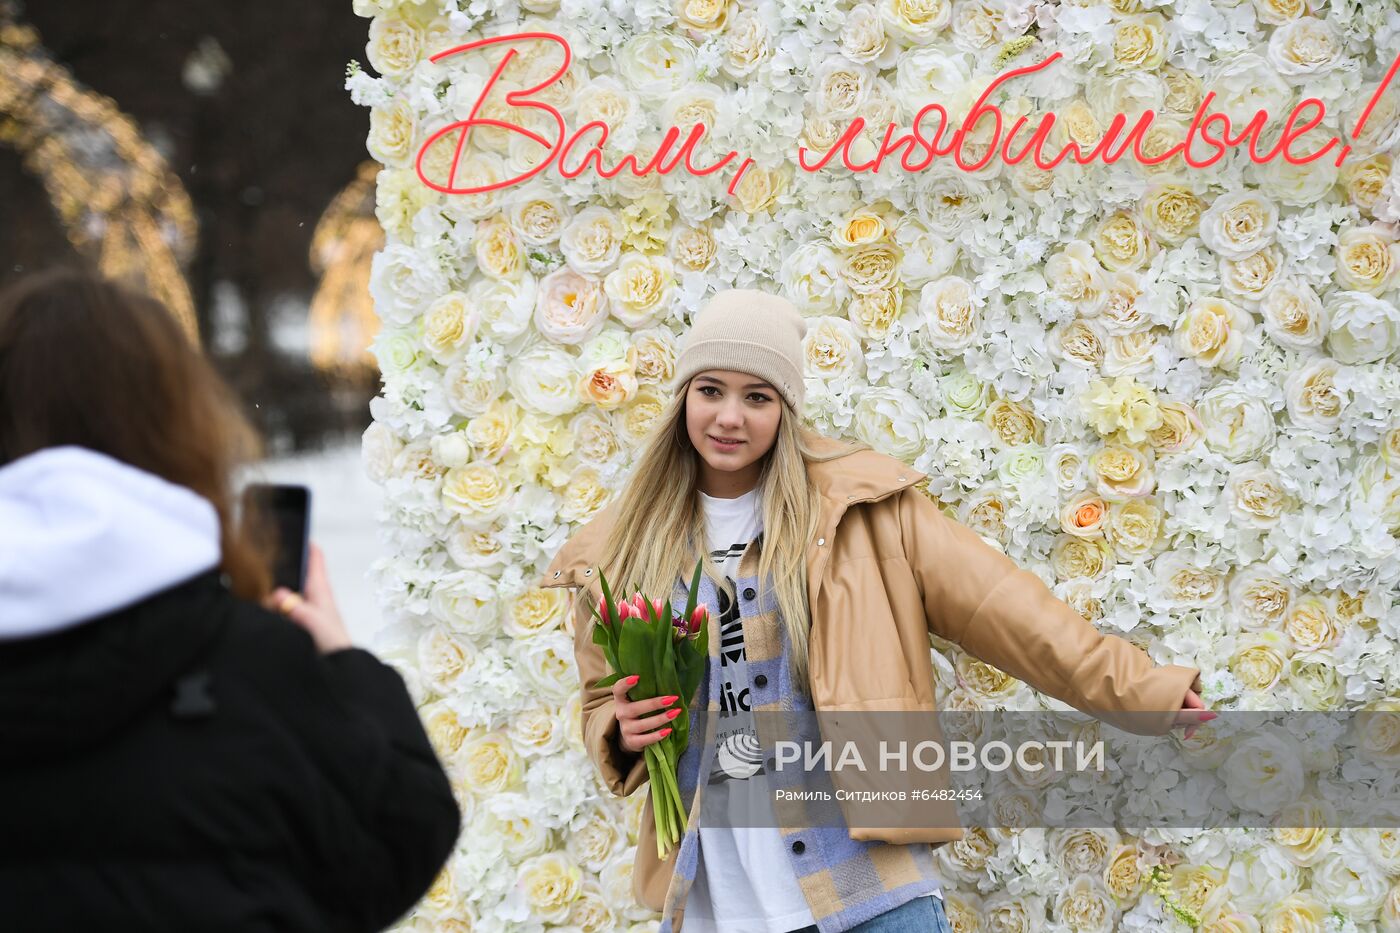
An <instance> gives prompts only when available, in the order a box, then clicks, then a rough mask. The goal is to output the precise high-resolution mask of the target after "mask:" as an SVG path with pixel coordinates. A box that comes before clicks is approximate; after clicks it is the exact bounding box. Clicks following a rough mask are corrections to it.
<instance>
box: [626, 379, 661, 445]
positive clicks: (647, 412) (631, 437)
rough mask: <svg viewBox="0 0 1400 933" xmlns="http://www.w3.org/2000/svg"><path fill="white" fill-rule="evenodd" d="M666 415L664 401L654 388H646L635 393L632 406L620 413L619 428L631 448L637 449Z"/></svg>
mask: <svg viewBox="0 0 1400 933" xmlns="http://www.w3.org/2000/svg"><path fill="white" fill-rule="evenodd" d="M665 414H666V400H665V399H663V398H662V397H661V394H660V393H659V392H658V391H656V387H654V386H646V387H644V388H642V389H641V390H640V391H638V392H637V397H636V398H635V399H633V401H632V404H631V405H629V406H627V408H625V409H624V410H623V412H622V420H621V422H620V424H619V427H620V429H621V431H622V436H623V437H624V438H625V439H626V440H627V443H629V444H631V445H632V446H633V447H639V446H641V444H642V443H643V442H644V441H646V439H647V438H649V437H650V436H651V433H652V431H654V430H656V427H657V426H658V425H659V424H661V421H662V418H663V416H664V415H665Z"/></svg>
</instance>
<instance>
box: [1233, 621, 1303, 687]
mask: <svg viewBox="0 0 1400 933" xmlns="http://www.w3.org/2000/svg"><path fill="white" fill-rule="evenodd" d="M1289 650H1290V646H1289V643H1288V639H1287V638H1285V637H1284V635H1283V633H1282V632H1274V631H1264V632H1258V633H1256V634H1253V635H1247V636H1244V637H1242V638H1240V639H1239V640H1238V641H1236V643H1235V649H1234V651H1233V652H1232V653H1231V655H1230V659H1229V662H1228V665H1229V668H1230V673H1232V674H1234V675H1235V676H1236V677H1238V678H1239V680H1240V683H1242V684H1243V685H1244V686H1245V689H1247V690H1252V691H1255V692H1256V693H1261V694H1262V693H1264V692H1265V691H1268V690H1272V689H1273V688H1274V686H1275V685H1277V684H1278V682H1279V678H1280V677H1282V676H1283V671H1284V668H1285V666H1286V665H1287V663H1288V653H1289Z"/></svg>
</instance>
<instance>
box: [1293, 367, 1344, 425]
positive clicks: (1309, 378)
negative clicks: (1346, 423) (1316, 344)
mask: <svg viewBox="0 0 1400 933" xmlns="http://www.w3.org/2000/svg"><path fill="white" fill-rule="evenodd" d="M1337 372H1338V366H1337V364H1336V363H1335V362H1333V361H1332V360H1329V359H1327V358H1326V357H1319V358H1317V359H1315V360H1313V361H1312V362H1311V363H1309V364H1308V365H1306V366H1304V367H1303V368H1302V369H1300V370H1297V371H1295V372H1293V373H1292V374H1290V375H1289V377H1288V381H1287V383H1286V384H1285V385H1284V394H1285V396H1286V398H1287V399H1288V417H1289V418H1290V419H1292V421H1293V423H1294V424H1296V425H1298V426H1299V427H1304V428H1311V429H1312V430H1314V431H1318V432H1320V433H1330V432H1331V431H1332V430H1333V429H1334V428H1335V427H1336V426H1337V424H1338V422H1339V421H1340V420H1341V417H1342V409H1344V408H1345V407H1346V404H1347V397H1346V393H1345V392H1344V391H1343V390H1340V389H1338V388H1337V384H1336V381H1337Z"/></svg>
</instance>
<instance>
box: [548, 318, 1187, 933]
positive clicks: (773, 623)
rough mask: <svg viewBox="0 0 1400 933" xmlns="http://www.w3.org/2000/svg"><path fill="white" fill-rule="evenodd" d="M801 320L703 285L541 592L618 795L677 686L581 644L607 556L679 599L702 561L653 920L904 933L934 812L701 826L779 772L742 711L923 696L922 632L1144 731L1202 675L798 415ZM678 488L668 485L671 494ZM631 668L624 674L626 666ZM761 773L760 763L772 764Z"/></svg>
mask: <svg viewBox="0 0 1400 933" xmlns="http://www.w3.org/2000/svg"><path fill="white" fill-rule="evenodd" d="M805 331H806V324H805V322H804V320H803V319H802V317H801V315H800V314H799V313H798V312H797V310H796V309H795V308H794V307H793V306H792V305H791V304H790V303H789V302H787V301H786V300H784V299H782V298H780V297H777V296H775V295H770V294H766V293H763V292H759V291H750V290H732V291H728V292H723V293H720V294H719V295H717V296H715V297H714V298H713V299H712V300H711V301H710V302H709V303H708V304H707V305H706V306H705V307H704V308H703V309H702V310H701V312H700V313H699V315H698V316H697V318H696V320H695V323H694V324H693V326H692V328H691V330H690V331H689V333H688V334H687V335H686V339H685V342H684V345H683V347H682V351H681V353H680V355H679V357H678V359H677V362H676V373H675V379H674V387H675V397H674V399H673V400H672V403H671V405H670V406H669V408H668V410H667V412H666V414H665V416H664V417H663V418H662V422H661V425H660V426H659V428H658V429H657V430H656V431H655V432H654V434H653V436H652V437H651V439H650V440H649V442H648V443H647V445H646V446H645V448H644V449H643V451H642V453H641V455H640V458H639V460H638V463H637V465H636V468H635V470H634V472H633V474H632V476H631V478H630V480H629V482H628V484H627V486H626V487H625V488H624V489H622V490H621V492H620V494H619V495H618V497H617V499H616V500H615V501H614V502H613V503H612V504H611V505H609V506H608V507H607V508H605V509H604V510H602V511H601V512H600V513H599V514H598V515H597V516H595V517H594V518H593V519H592V520H591V521H590V522H588V523H587V524H586V525H585V526H584V527H583V528H582V529H580V530H579V531H578V532H576V533H575V535H574V536H573V537H572V538H571V539H570V540H569V542H568V543H567V544H566V545H565V546H564V547H563V548H562V549H561V550H560V552H559V554H558V555H557V556H556V558H555V560H554V561H553V563H552V565H551V566H550V568H549V570H548V571H546V574H545V578H544V581H543V585H545V586H569V587H582V588H584V592H583V593H580V594H578V599H577V600H576V601H575V612H576V616H575V619H576V624H575V651H576V656H577V660H578V667H579V676H580V689H581V690H582V693H583V734H584V741H585V744H586V745H587V747H588V750H589V753H590V755H591V757H592V758H593V760H594V762H595V764H596V766H597V768H598V771H599V773H600V774H601V776H602V778H603V780H604V781H605V783H606V784H607V786H608V787H609V788H610V790H611V791H612V792H613V793H614V794H618V795H629V794H631V793H632V792H633V791H635V790H636V789H637V788H638V787H640V786H641V785H642V784H643V783H644V782H645V780H646V765H645V761H644V757H643V756H642V754H641V752H642V750H643V749H644V748H645V747H646V746H647V745H649V744H651V743H653V742H657V741H660V739H661V738H662V737H663V736H664V735H665V734H667V733H668V732H669V726H670V723H671V722H672V721H673V719H674V717H675V716H676V715H678V714H679V710H677V709H676V706H677V704H678V700H677V698H676V697H639V696H631V695H629V693H628V688H629V686H630V684H629V683H628V681H627V680H625V679H624V680H619V681H618V682H617V683H616V684H615V685H614V686H613V687H612V688H611V689H602V690H600V689H596V688H593V687H592V686H591V685H592V684H593V683H594V682H595V681H597V680H598V679H599V678H601V677H603V676H604V675H606V674H608V673H609V670H608V669H607V663H606V661H605V660H604V658H603V656H602V653H601V651H600V650H599V649H598V647H597V646H595V645H594V644H593V640H592V628H591V624H592V623H591V622H590V619H589V606H590V605H596V604H597V599H598V597H599V595H600V590H599V587H598V585H597V577H598V570H599V568H601V569H602V571H603V573H605V574H606V575H607V576H608V578H609V579H610V580H613V581H627V582H628V583H630V584H633V585H636V586H637V587H639V588H640V589H641V590H642V592H644V593H646V594H647V595H648V596H656V595H658V594H661V593H667V592H669V593H671V594H672V596H673V600H674V601H675V602H676V604H677V605H683V604H684V600H685V596H686V595H687V594H686V589H685V588H686V584H685V582H683V581H686V580H688V579H689V577H690V573H689V570H690V569H692V568H694V566H695V562H696V560H697V559H702V558H703V560H704V565H705V570H706V572H705V575H704V577H703V579H702V587H701V593H700V598H701V599H702V601H705V602H706V603H708V604H709V606H710V611H711V619H712V621H711V638H710V645H709V648H710V664H709V665H708V666H707V667H708V669H707V673H706V677H705V678H704V679H702V681H701V685H700V689H699V691H698V693H697V696H696V697H695V700H694V707H693V708H692V710H691V712H692V713H693V714H697V715H698V714H701V713H702V712H703V713H705V714H706V715H705V716H704V717H703V720H702V721H704V722H705V723H707V726H708V728H706V729H705V730H704V731H705V735H704V736H701V735H700V734H699V733H698V732H697V731H695V730H692V732H691V733H690V735H691V741H690V742H689V748H688V749H687V752H686V754H685V756H684V757H683V758H682V759H681V761H680V764H679V772H680V774H679V781H680V786H681V789H682V798H683V802H685V803H686V805H687V807H688V810H689V814H690V816H689V822H688V825H687V827H686V830H685V833H684V836H683V838H682V840H681V843H680V845H678V846H676V847H674V848H672V849H671V851H670V853H669V855H668V856H667V857H666V858H665V859H664V860H661V859H658V857H657V850H656V844H655V827H654V825H653V821H652V819H651V810H650V806H651V805H650V801H648V802H647V804H646V809H645V811H644V814H643V820H642V831H641V832H642V838H641V839H640V841H639V844H638V846H637V857H636V864H635V874H634V888H635V892H636V895H637V897H638V900H639V901H640V902H641V903H643V904H645V905H647V906H649V907H651V908H652V909H655V910H658V911H661V913H662V928H661V929H662V931H663V933H679V930H680V929H681V925H682V922H684V926H685V929H686V933H707V931H711V930H714V931H724V933H748V931H751V930H752V931H767V930H771V931H773V933H788V931H803V933H841V931H845V930H856V931H859V933H914V931H920V933H922V931H928V930H936V931H943V930H946V929H947V928H948V926H947V918H946V915H945V913H944V911H943V907H942V900H941V884H940V882H939V879H938V876H937V872H936V870H935V867H934V860H933V856H932V848H936V847H937V846H940V845H943V844H946V843H948V842H951V841H954V840H957V839H959V838H961V837H962V835H963V831H962V829H961V828H960V827H959V825H958V822H957V817H956V812H955V810H954V809H953V807H952V804H951V803H949V804H947V806H946V808H945V809H944V810H943V811H942V812H941V816H940V819H939V820H937V822H938V823H939V824H940V825H938V826H933V827H929V826H920V827H918V828H880V829H870V828H864V827H856V826H838V827H814V826H803V825H786V824H783V823H782V822H781V821H779V822H778V825H777V826H776V828H769V827H764V826H744V827H724V826H711V825H704V826H702V825H700V823H701V821H700V819H699V817H700V812H701V804H702V799H703V798H704V797H705V796H706V795H707V794H710V795H713V794H716V793H721V792H727V791H731V790H733V789H734V788H736V787H738V786H739V785H737V784H733V783H729V782H730V781H756V780H762V779H764V778H765V777H766V772H771V771H772V766H773V764H774V761H775V759H774V757H773V749H772V748H771V747H770V746H769V744H768V737H765V736H764V734H763V733H764V730H763V728H762V727H757V728H756V727H755V721H754V718H753V714H754V713H763V712H765V711H773V712H792V711H794V710H796V711H805V710H813V711H817V712H827V713H829V712H831V711H857V712H862V713H864V712H872V711H889V710H897V711H906V712H908V711H914V712H920V711H924V712H928V713H929V714H930V715H929V717H928V721H929V727H928V734H929V736H930V737H933V738H935V739H937V738H938V737H939V732H938V726H937V722H936V717H935V716H933V715H932V714H933V712H934V710H935V706H934V687H933V683H934V677H933V665H932V660H931V656H930V639H929V636H930V634H931V633H932V634H934V635H937V636H940V637H941V638H943V639H946V640H947V641H949V642H952V643H955V644H957V645H958V646H959V647H961V648H962V649H964V650H965V651H967V652H969V653H971V654H972V655H975V656H976V657H978V658H980V659H981V660H983V661H985V662H987V663H988V664H991V665H993V666H994V667H996V668H999V669H1000V670H1002V671H1005V672H1006V673H1008V674H1011V675H1013V676H1015V677H1017V678H1020V679H1021V680H1024V681H1025V682H1026V683H1028V684H1030V685H1031V686H1032V687H1034V688H1035V689H1037V690H1040V691H1041V692H1043V693H1046V694H1049V695H1050V696H1053V697H1055V698H1057V699H1059V700H1062V701H1063V702H1065V703H1067V704H1069V705H1071V706H1073V707H1075V708H1077V709H1079V710H1081V711H1084V712H1087V713H1090V714H1092V715H1095V716H1098V717H1099V718H1102V719H1105V720H1107V721H1110V722H1115V723H1119V724H1122V725H1123V727H1124V728H1127V729H1130V730H1131V731H1135V732H1141V733H1145V734H1153V735H1156V734H1163V733H1166V732H1167V731H1169V730H1170V729H1172V728H1173V727H1174V726H1176V725H1188V727H1189V725H1190V724H1192V723H1197V722H1200V721H1204V718H1208V717H1209V715H1210V714H1204V716H1203V715H1202V714H1201V712H1200V711H1202V710H1204V704H1203V703H1202V702H1201V699H1200V697H1199V694H1198V691H1199V690H1200V682H1199V676H1198V674H1199V672H1198V671H1197V670H1196V669H1195V668H1189V667H1180V666H1175V665H1167V666H1160V667H1158V666H1154V665H1153V663H1152V661H1151V660H1150V658H1149V657H1148V656H1147V655H1146V654H1145V653H1144V652H1143V651H1142V650H1140V649H1139V648H1137V647H1135V646H1134V645H1132V644H1130V643H1129V642H1127V641H1125V640H1123V639H1121V638H1117V637H1115V636H1112V635H1106V634H1103V633H1100V632H1099V631H1098V630H1097V629H1096V628H1095V627H1094V626H1093V625H1091V624H1090V623H1088V622H1086V621H1085V620H1084V619H1083V618H1082V617H1080V616H1079V614H1078V613H1076V612H1075V611H1074V610H1073V609H1071V608H1070V607H1069V606H1068V605H1066V604H1065V603H1064V602H1062V601H1061V600H1059V599H1058V598H1056V597H1055V596H1054V595H1053V594H1052V593H1051V592H1050V590H1049V589H1048V588H1047V587H1046V586H1045V584H1044V583H1043V582H1042V581H1041V580H1040V578H1039V577H1037V576H1036V575H1034V574H1033V573H1030V572H1029V571H1026V570H1022V569H1020V568H1018V567H1017V566H1016V565H1015V564H1014V563H1013V562H1012V561H1011V560H1010V559H1008V558H1007V557H1006V556H1005V555H1003V554H1002V553H1000V552H999V551H997V550H996V549H995V548H993V547H991V546H990V545H988V544H987V543H985V542H984V541H983V540H982V539H981V538H980V537H978V536H977V535H976V534H975V533H973V532H972V531H970V530H969V529H967V528H966V527H964V526H962V525H960V524H958V523H957V522H955V521H953V520H951V519H949V518H947V517H946V516H945V515H944V514H943V512H942V511H940V510H939V508H938V507H937V505H935V504H934V502H933V501H931V500H930V499H929V498H928V496H926V495H925V494H924V493H923V492H921V491H920V490H918V489H917V488H915V487H916V484H917V483H918V482H919V481H920V480H921V479H923V474H921V473H919V472H918V471H916V470H914V469H912V468H910V467H909V466H907V465H906V464H904V463H902V462H901V461H899V460H897V459H895V458H892V457H888V456H885V455H882V454H879V453H877V452H875V451H873V450H870V449H869V448H868V447H864V446H863V445H854V446H852V445H848V444H844V443H839V442H837V441H834V440H831V439H829V438H825V437H822V436H821V435H819V434H818V433H816V432H815V431H813V430H811V429H809V428H806V427H804V426H803V424H802V419H801V415H800V412H801V411H802V408H803V401H804V381H803V373H802V360H803V358H804V356H803V352H802V337H803V335H804V334H805ZM678 490H680V491H681V494H679V495H678V494H677V491H678ZM622 673H624V674H626V673H627V672H622ZM765 768H766V770H765Z"/></svg>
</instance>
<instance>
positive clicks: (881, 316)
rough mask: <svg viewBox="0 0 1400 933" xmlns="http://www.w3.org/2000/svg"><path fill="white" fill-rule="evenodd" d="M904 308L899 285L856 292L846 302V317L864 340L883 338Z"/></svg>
mask: <svg viewBox="0 0 1400 933" xmlns="http://www.w3.org/2000/svg"><path fill="white" fill-rule="evenodd" d="M903 309H904V289H903V288H900V287H899V286H895V287H893V288H886V289H881V290H880V291H877V292H870V293H867V294H856V295H852V296H851V300H850V301H849V302H847V304H846V317H847V318H849V319H850V322H851V326H852V327H853V328H855V331H856V333H857V334H859V335H860V336H861V338H863V339H865V340H884V339H885V338H886V337H887V336H889V332H890V326H891V325H892V324H894V322H895V321H896V320H898V319H899V315H900V312H901V311H902V310H903Z"/></svg>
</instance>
